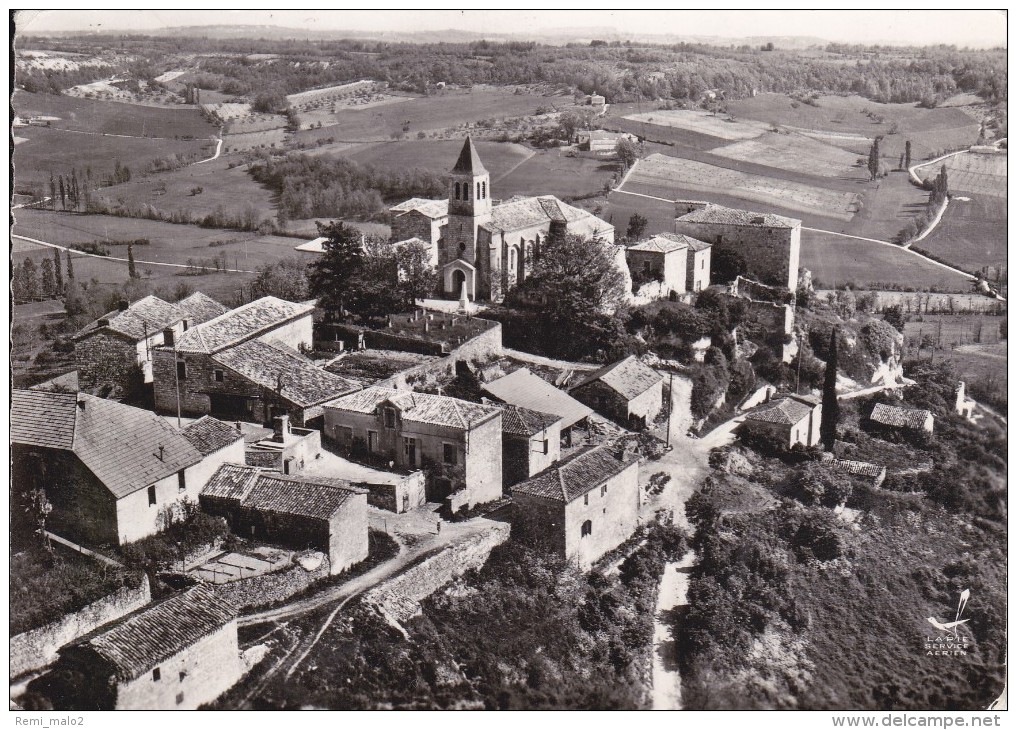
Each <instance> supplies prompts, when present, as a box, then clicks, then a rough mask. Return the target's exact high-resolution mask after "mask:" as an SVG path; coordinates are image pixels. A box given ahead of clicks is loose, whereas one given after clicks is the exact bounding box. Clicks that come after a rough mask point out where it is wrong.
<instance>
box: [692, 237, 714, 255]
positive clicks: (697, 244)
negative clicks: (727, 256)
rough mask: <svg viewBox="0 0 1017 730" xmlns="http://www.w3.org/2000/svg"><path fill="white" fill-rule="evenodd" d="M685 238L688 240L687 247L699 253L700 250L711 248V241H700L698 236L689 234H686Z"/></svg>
mask: <svg viewBox="0 0 1017 730" xmlns="http://www.w3.org/2000/svg"><path fill="white" fill-rule="evenodd" d="M687 239H688V242H689V248H690V249H692V250H693V251H694V252H696V253H699V252H700V251H705V250H706V249H708V248H713V244H712V243H707V242H706V241H700V240H699V239H698V238H692V237H691V236H688V237H687Z"/></svg>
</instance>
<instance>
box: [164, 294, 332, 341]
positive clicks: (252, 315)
mask: <svg viewBox="0 0 1017 730" xmlns="http://www.w3.org/2000/svg"><path fill="white" fill-rule="evenodd" d="M313 309H314V305H312V304H297V303H295V302H287V301H285V300H283V299H278V298H276V297H262V298H261V299H256V300H254V301H253V302H250V303H248V304H245V305H243V306H241V307H237V308H236V309H231V310H230V311H228V312H226V313H225V314H221V315H219V316H218V317H215V318H214V319H210V320H208V321H207V322H204V323H202V324H199V325H197V326H196V327H191V328H190V329H189V330H187V331H186V332H184V333H183V334H182V335H181V336H180V339H179V341H178V342H177V346H176V349H177V350H178V351H180V352H207V353H215V352H219V351H220V350H223V349H225V348H227V347H229V346H230V345H236V344H238V343H240V342H243V341H244V340H247V339H250V338H252V337H254V336H255V335H257V334H259V333H261V332H263V331H265V330H267V329H270V328H272V327H276V326H278V325H280V324H282V323H284V322H288V321H289V320H292V319H295V318H296V317H298V316H300V315H304V314H308V313H310V312H311V311H312V310H313Z"/></svg>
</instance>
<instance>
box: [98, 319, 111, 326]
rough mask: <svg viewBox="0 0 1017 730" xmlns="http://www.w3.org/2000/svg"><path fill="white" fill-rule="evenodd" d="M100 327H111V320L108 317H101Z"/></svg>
mask: <svg viewBox="0 0 1017 730" xmlns="http://www.w3.org/2000/svg"><path fill="white" fill-rule="evenodd" d="M99 326H100V327H109V319H108V318H106V317H100V318H99Z"/></svg>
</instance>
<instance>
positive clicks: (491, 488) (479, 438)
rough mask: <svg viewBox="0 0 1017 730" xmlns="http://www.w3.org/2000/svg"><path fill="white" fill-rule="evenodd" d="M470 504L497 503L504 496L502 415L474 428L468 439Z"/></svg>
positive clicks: (467, 459)
mask: <svg viewBox="0 0 1017 730" xmlns="http://www.w3.org/2000/svg"><path fill="white" fill-rule="evenodd" d="M466 443H467V448H468V449H469V453H467V454H466V458H465V461H466V491H467V494H468V497H467V506H469V507H472V506H474V505H477V504H484V503H485V502H493V501H494V500H496V499H500V498H501V496H502V471H501V414H499V415H498V416H497V417H496V418H492V419H491V420H489V421H486V422H485V423H482V424H480V425H479V426H476V427H475V428H473V429H472V430H471V431H470V433H469V438H468V440H467V442H466Z"/></svg>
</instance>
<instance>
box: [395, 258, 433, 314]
mask: <svg viewBox="0 0 1017 730" xmlns="http://www.w3.org/2000/svg"><path fill="white" fill-rule="evenodd" d="M395 258H396V267H397V270H398V279H399V291H400V293H401V295H402V297H403V299H404V300H405V301H406V304H407V305H408V306H409V307H410V308H411V309H412V308H413V307H414V306H415V305H416V300H417V299H423V298H425V297H429V296H431V295H432V294H434V291H435V290H436V289H437V288H438V272H437V271H435V269H434V267H433V266H432V265H431V252H430V250H429V249H428V247H427V245H425V244H424V243H409V244H406V245H404V246H401V247H400V248H399V249H398V250H396V252H395Z"/></svg>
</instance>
